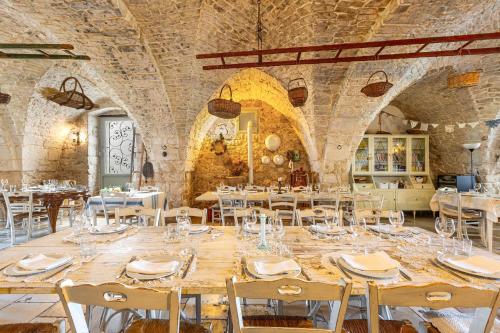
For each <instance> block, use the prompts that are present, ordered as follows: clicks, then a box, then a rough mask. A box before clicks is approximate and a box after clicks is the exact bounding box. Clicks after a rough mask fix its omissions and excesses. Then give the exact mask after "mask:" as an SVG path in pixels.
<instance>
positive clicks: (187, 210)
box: [163, 206, 207, 224]
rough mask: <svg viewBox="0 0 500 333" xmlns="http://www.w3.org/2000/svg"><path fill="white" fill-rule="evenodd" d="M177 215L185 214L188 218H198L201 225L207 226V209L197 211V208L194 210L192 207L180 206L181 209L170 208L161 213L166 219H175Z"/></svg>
mask: <svg viewBox="0 0 500 333" xmlns="http://www.w3.org/2000/svg"><path fill="white" fill-rule="evenodd" d="M179 213H183V214H186V215H187V216H189V217H199V218H200V219H201V224H207V209H206V208H205V209H199V208H194V207H187V206H182V207H177V208H172V209H169V210H167V211H165V212H164V213H163V216H165V217H166V218H169V217H177V215H179Z"/></svg>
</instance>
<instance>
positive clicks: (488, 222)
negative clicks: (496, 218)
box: [486, 218, 493, 252]
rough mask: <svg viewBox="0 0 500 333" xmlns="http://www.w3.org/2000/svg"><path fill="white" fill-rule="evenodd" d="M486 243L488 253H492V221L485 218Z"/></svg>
mask: <svg viewBox="0 0 500 333" xmlns="http://www.w3.org/2000/svg"><path fill="white" fill-rule="evenodd" d="M486 242H487V243H488V251H490V252H493V221H492V220H491V219H488V218H486Z"/></svg>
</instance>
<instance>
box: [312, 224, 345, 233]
mask: <svg viewBox="0 0 500 333" xmlns="http://www.w3.org/2000/svg"><path fill="white" fill-rule="evenodd" d="M310 228H311V230H312V231H313V232H318V233H320V234H328V235H337V234H345V233H346V231H345V230H344V229H343V228H342V227H336V226H334V227H331V228H329V227H328V226H327V225H326V224H323V223H318V224H315V225H312V226H311V227H310Z"/></svg>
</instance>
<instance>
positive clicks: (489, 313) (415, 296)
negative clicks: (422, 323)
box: [344, 281, 500, 333]
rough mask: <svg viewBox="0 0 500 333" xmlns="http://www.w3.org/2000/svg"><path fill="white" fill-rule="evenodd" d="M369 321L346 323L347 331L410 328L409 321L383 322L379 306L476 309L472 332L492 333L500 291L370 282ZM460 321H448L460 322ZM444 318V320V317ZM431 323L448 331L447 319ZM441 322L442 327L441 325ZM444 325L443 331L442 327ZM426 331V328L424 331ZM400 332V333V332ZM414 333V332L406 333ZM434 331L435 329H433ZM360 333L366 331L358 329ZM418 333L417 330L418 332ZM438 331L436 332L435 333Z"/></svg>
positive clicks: (481, 288)
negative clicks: (446, 327)
mask: <svg viewBox="0 0 500 333" xmlns="http://www.w3.org/2000/svg"><path fill="white" fill-rule="evenodd" d="M367 299H368V310H367V311H368V320H367V321H362V320H346V321H345V322H344V328H345V329H346V331H349V326H350V325H351V327H354V326H357V327H358V329H359V326H363V327H366V329H367V330H366V332H368V333H379V332H382V333H383V332H384V331H385V330H384V327H403V326H408V325H409V324H408V322H407V321H387V320H380V319H379V306H381V305H385V306H394V307H396V306H397V307H424V308H430V309H433V310H440V309H446V308H456V307H459V308H474V309H475V313H474V315H473V316H472V317H471V318H470V319H471V321H470V323H469V325H466V326H465V327H467V326H468V327H469V330H468V332H469V333H489V332H490V331H491V328H492V326H493V323H494V321H495V317H496V312H497V309H498V307H499V306H500V297H499V289H498V287H495V286H493V285H491V286H488V287H478V286H472V285H462V286H460V285H453V284H449V283H444V282H433V283H426V284H403V285H382V284H377V283H375V282H373V281H372V282H369V283H368V289H367ZM461 318H462V317H460V318H453V317H450V318H445V319H446V320H451V321H454V320H455V321H457V320H463V319H461ZM440 319H443V317H441V318H440ZM430 323H431V324H433V326H434V327H435V328H437V330H438V331H437V332H448V331H449V329H444V326H445V325H446V324H445V323H443V320H441V321H440V323H439V321H433V320H432V319H431V320H430ZM438 323H439V324H438ZM440 326H441V328H440ZM420 330H421V331H422V328H420ZM396 331H397V332H399V331H400V330H396ZM406 331H407V332H411V330H406ZM429 331H431V330H429ZM356 332H362V331H359V330H357V331H356ZM415 332H416V331H415ZM434 332H436V331H434Z"/></svg>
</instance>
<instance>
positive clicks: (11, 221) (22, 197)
mask: <svg viewBox="0 0 500 333" xmlns="http://www.w3.org/2000/svg"><path fill="white" fill-rule="evenodd" d="M2 195H3V204H4V205H5V212H6V215H7V218H6V228H8V230H9V231H10V243H11V245H14V244H15V243H16V225H18V226H19V225H20V227H21V229H22V230H23V231H25V232H26V240H30V239H31V238H32V237H33V230H34V229H39V230H40V229H45V232H42V235H46V234H48V233H50V223H49V221H48V218H49V217H48V213H47V210H46V209H45V208H43V209H42V208H40V209H37V210H34V204H33V193H32V192H7V191H4V192H2Z"/></svg>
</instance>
